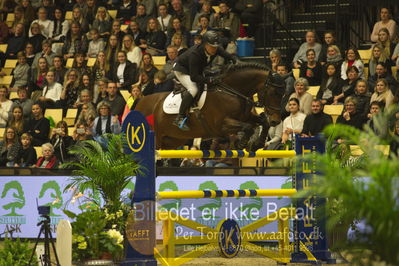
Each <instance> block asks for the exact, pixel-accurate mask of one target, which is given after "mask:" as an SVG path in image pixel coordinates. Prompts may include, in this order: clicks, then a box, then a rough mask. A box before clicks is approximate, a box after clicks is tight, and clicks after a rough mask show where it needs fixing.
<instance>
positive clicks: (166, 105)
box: [163, 91, 207, 115]
mask: <svg viewBox="0 0 399 266" xmlns="http://www.w3.org/2000/svg"><path fill="white" fill-rule="evenodd" d="M206 94H207V93H206V91H204V92H203V93H202V94H201V97H200V99H199V101H198V105H197V107H196V108H198V109H200V110H201V109H202V107H203V106H204V104H205V98H206ZM180 104H181V93H179V94H173V92H171V93H170V94H169V95H168V96H167V97H166V99H165V101H164V102H163V111H164V112H165V113H166V114H170V115H174V114H178V113H179V108H180ZM192 112H193V108H192V107H191V108H190V113H192Z"/></svg>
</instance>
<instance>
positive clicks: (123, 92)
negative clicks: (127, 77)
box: [120, 90, 130, 102]
mask: <svg viewBox="0 0 399 266" xmlns="http://www.w3.org/2000/svg"><path fill="white" fill-rule="evenodd" d="M120 92H121V94H122V96H123V99H125V101H126V102H127V100H128V99H129V97H130V92H129V91H128V90H120Z"/></svg>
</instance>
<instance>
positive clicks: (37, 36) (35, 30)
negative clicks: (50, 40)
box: [28, 22, 46, 54]
mask: <svg viewBox="0 0 399 266" xmlns="http://www.w3.org/2000/svg"><path fill="white" fill-rule="evenodd" d="M44 40H46V36H44V35H43V34H42V33H41V29H40V25H39V23H37V22H35V23H32V25H31V26H30V32H29V39H28V42H29V43H31V44H32V45H33V53H34V54H37V53H39V52H40V51H41V50H42V43H43V41H44Z"/></svg>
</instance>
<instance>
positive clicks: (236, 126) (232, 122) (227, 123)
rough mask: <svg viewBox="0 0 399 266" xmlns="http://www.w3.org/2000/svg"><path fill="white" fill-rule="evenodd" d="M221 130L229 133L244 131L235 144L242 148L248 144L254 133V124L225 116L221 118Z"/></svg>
mask: <svg viewBox="0 0 399 266" xmlns="http://www.w3.org/2000/svg"><path fill="white" fill-rule="evenodd" d="M222 130H223V132H224V133H227V134H231V133H237V132H240V131H241V132H244V134H243V136H242V137H241V139H240V141H239V142H238V144H237V148H238V149H244V148H246V147H247V145H248V141H249V139H250V137H251V136H252V134H253V133H254V125H253V124H251V123H246V122H242V121H239V120H236V119H232V118H230V117H226V118H225V119H224V120H223V126H222Z"/></svg>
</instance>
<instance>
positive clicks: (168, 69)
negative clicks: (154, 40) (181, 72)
mask: <svg viewBox="0 0 399 266" xmlns="http://www.w3.org/2000/svg"><path fill="white" fill-rule="evenodd" d="M166 54H167V58H168V59H167V61H166V63H165V65H163V68H162V70H163V71H164V72H165V73H166V79H170V80H172V79H174V78H175V73H174V71H173V65H174V64H175V63H176V59H177V47H175V46H172V45H169V46H168V48H166Z"/></svg>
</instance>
